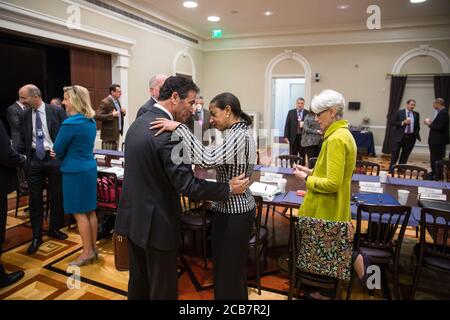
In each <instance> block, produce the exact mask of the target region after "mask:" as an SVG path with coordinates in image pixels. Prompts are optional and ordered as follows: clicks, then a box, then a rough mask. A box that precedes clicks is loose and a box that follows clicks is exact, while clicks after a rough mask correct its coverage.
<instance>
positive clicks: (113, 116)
mask: <svg viewBox="0 0 450 320" xmlns="http://www.w3.org/2000/svg"><path fill="white" fill-rule="evenodd" d="M121 95H122V89H121V88H120V86H119V85H118V84H115V83H113V84H112V85H111V86H110V87H109V96H107V97H106V98H105V99H103V100H102V101H101V102H100V106H99V108H98V109H97V112H96V115H95V120H97V121H101V122H102V131H101V133H100V138H101V139H102V149H108V150H117V149H118V147H119V139H120V136H121V135H122V133H123V124H124V117H125V113H126V110H125V108H123V107H122V106H121V105H120V101H119V98H120V96H121Z"/></svg>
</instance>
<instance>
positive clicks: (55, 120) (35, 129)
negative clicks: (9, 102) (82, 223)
mask: <svg viewBox="0 0 450 320" xmlns="http://www.w3.org/2000/svg"><path fill="white" fill-rule="evenodd" d="M19 98H20V101H22V103H23V104H24V105H25V106H26V107H28V109H27V110H26V111H25V112H23V113H22V114H21V117H20V119H19V124H20V142H19V144H18V147H17V151H18V152H19V153H22V154H25V155H26V156H27V178H28V187H29V190H30V220H31V227H32V229H33V241H32V242H31V245H30V247H29V248H28V250H27V252H28V253H29V254H33V253H35V252H36V251H37V250H38V249H39V246H40V245H41V244H42V222H43V218H44V208H43V207H44V202H43V198H42V191H43V189H44V184H45V181H46V180H47V181H48V186H47V192H48V195H49V196H50V210H51V211H50V224H49V228H48V233H47V235H48V236H49V237H53V238H57V239H60V240H64V239H67V235H66V234H65V233H63V232H61V231H59V229H60V228H61V227H62V226H63V224H64V209H63V206H62V191H61V172H60V170H59V168H60V164H61V162H60V160H58V159H57V158H56V157H55V153H54V152H53V143H54V142H55V140H56V136H57V134H58V131H59V127H60V125H61V123H62V122H63V121H64V119H66V118H67V115H66V112H65V111H64V109H62V108H59V107H57V106H53V105H50V104H46V103H44V102H43V101H42V96H41V91H40V90H39V88H37V87H36V86H35V85H32V84H28V85H25V86H23V87H22V88H20V90H19Z"/></svg>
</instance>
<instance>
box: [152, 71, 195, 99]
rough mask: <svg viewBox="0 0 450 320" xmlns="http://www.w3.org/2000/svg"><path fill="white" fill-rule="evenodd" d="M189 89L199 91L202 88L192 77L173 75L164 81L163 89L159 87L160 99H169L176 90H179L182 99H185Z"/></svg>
mask: <svg viewBox="0 0 450 320" xmlns="http://www.w3.org/2000/svg"><path fill="white" fill-rule="evenodd" d="M189 91H195V93H198V92H199V91H200V89H199V88H198V87H197V85H196V84H195V83H194V81H192V80H191V79H188V78H185V77H179V76H171V77H168V78H167V79H166V81H164V84H163V85H162V87H161V89H159V100H161V101H164V100H167V99H169V98H170V97H171V96H172V94H173V93H174V92H177V93H178V95H179V96H180V99H185V98H186V97H187V95H188V92H189Z"/></svg>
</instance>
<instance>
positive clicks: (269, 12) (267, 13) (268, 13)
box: [264, 11, 273, 16]
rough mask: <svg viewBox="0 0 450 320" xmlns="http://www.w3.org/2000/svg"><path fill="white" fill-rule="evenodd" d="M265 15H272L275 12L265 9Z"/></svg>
mask: <svg viewBox="0 0 450 320" xmlns="http://www.w3.org/2000/svg"><path fill="white" fill-rule="evenodd" d="M264 15H265V16H271V15H273V12H272V11H265V12H264Z"/></svg>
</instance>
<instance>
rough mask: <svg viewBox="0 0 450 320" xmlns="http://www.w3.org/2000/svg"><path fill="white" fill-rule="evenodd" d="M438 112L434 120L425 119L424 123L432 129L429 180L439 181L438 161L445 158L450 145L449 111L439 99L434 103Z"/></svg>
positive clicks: (429, 144) (430, 134)
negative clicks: (446, 149)
mask: <svg viewBox="0 0 450 320" xmlns="http://www.w3.org/2000/svg"><path fill="white" fill-rule="evenodd" d="M433 108H434V110H435V111H436V113H435V117H434V119H433V120H431V119H428V118H427V119H425V121H424V123H425V125H427V126H428V127H429V128H430V133H429V135H428V147H429V148H430V166H431V172H430V173H429V174H428V175H427V177H426V178H427V179H429V180H439V179H441V178H442V177H439V176H438V174H437V172H439V170H438V168H437V167H436V161H440V160H442V159H443V158H444V157H445V146H446V145H447V144H449V143H450V137H449V134H450V133H449V115H448V109H447V108H446V107H445V101H444V99H442V98H437V99H436V100H435V101H434V103H433Z"/></svg>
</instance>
